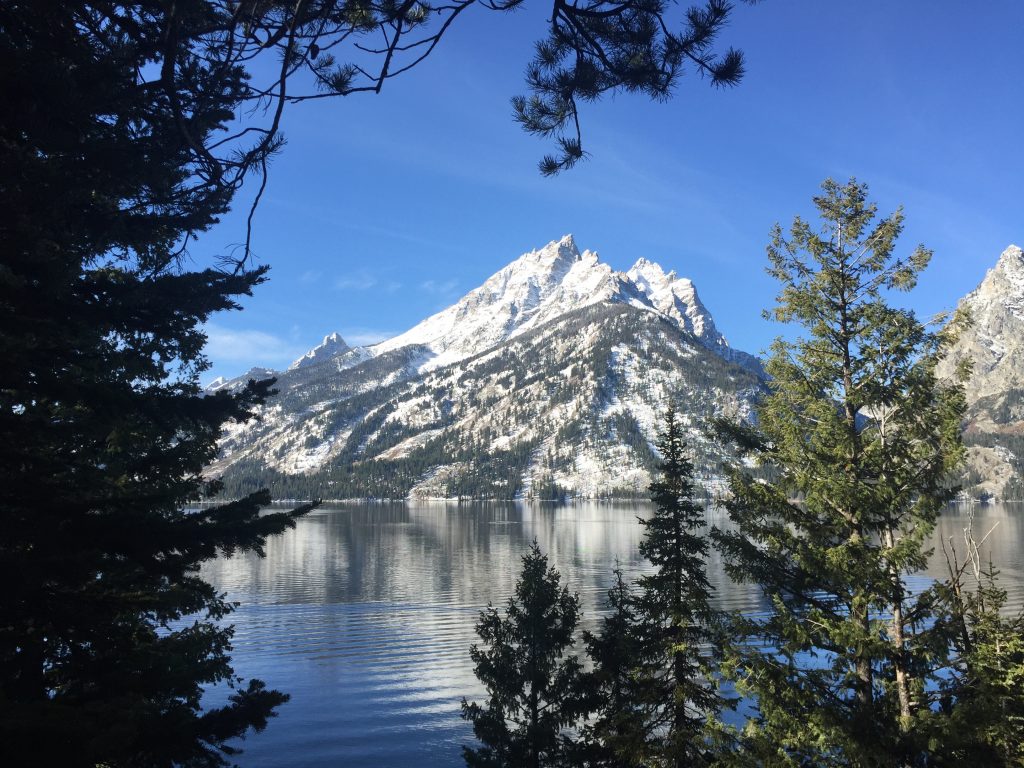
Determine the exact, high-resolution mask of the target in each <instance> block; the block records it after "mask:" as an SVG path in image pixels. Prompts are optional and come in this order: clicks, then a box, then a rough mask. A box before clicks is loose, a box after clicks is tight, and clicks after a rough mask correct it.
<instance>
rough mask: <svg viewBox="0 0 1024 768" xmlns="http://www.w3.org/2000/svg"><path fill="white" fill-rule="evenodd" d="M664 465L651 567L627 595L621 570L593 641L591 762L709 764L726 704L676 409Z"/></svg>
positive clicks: (670, 416) (663, 445)
mask: <svg viewBox="0 0 1024 768" xmlns="http://www.w3.org/2000/svg"><path fill="white" fill-rule="evenodd" d="M657 445H658V450H659V452H660V453H661V457H662V461H661V465H660V474H659V477H658V479H657V480H656V481H655V482H653V483H652V484H651V500H652V501H653V502H654V504H655V512H654V515H653V516H652V517H651V518H650V519H649V520H641V523H642V525H643V526H644V528H645V533H644V539H643V541H642V542H641V544H640V552H641V554H643V555H644V556H645V557H646V558H647V559H648V560H650V562H651V564H652V565H654V566H655V570H654V572H653V573H651V574H649V575H646V576H642V577H641V578H640V579H639V581H638V589H636V590H635V591H634V590H630V589H629V588H628V587H627V586H626V585H625V584H624V583H623V581H622V575H621V573H617V575H616V576H617V578H616V585H615V586H614V587H613V588H612V590H611V592H610V593H609V597H610V604H611V608H612V613H611V615H610V616H608V617H606V618H605V619H604V623H603V626H602V628H601V631H600V633H599V634H598V635H597V636H589V635H588V636H587V647H588V650H589V652H590V655H591V659H592V660H593V662H594V672H593V675H592V679H593V681H594V682H595V683H596V689H597V702H598V703H597V707H596V708H597V712H596V716H595V717H594V718H593V722H592V723H591V724H589V725H588V729H587V734H588V736H589V737H590V740H591V742H592V745H591V751H592V753H593V754H594V755H595V756H596V759H595V761H594V762H595V763H596V764H599V765H607V766H648V765H659V766H702V765H708V764H709V763H710V761H711V760H712V757H711V750H712V746H713V741H714V736H713V734H714V732H715V731H716V729H715V728H712V727H710V724H711V723H713V722H714V721H716V720H717V718H718V715H719V714H720V712H721V710H722V709H723V707H724V706H726V704H727V701H726V699H725V698H724V697H723V696H722V695H721V693H720V692H719V690H718V685H717V673H716V669H715V666H716V665H715V660H714V658H713V652H712V646H713V641H714V639H715V633H714V627H715V625H716V624H717V621H716V613H715V611H714V610H713V609H712V607H711V605H710V600H711V592H712V590H711V585H710V583H709V582H708V578H707V569H706V562H705V560H706V557H707V554H708V542H707V538H706V537H705V536H703V535H701V533H700V532H699V531H700V529H701V528H702V527H704V525H705V519H704V510H703V508H702V507H701V506H700V505H698V504H697V503H696V502H694V500H693V495H694V485H693V465H692V463H691V462H690V460H689V458H688V456H687V452H686V445H685V442H684V439H683V428H682V424H681V423H680V421H679V419H678V418H677V416H676V413H675V411H674V410H672V409H670V410H669V411H668V413H667V414H666V418H665V425H664V431H662V432H661V433H660V434H659V436H658V443H657Z"/></svg>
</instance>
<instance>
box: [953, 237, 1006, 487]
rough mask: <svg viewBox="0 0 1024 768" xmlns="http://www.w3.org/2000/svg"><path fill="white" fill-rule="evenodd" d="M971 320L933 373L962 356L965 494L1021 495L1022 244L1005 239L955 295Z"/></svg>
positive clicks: (960, 358) (955, 361) (959, 305)
mask: <svg viewBox="0 0 1024 768" xmlns="http://www.w3.org/2000/svg"><path fill="white" fill-rule="evenodd" d="M958 307H959V308H960V309H964V310H967V311H968V312H969V313H970V317H971V321H972V323H971V325H970V327H968V328H967V329H966V330H965V331H963V332H962V333H961V335H960V338H959V339H958V340H957V342H956V345H955V346H954V348H953V350H952V352H951V354H950V355H949V357H948V359H947V361H945V362H944V364H943V365H942V366H941V367H940V369H939V373H940V375H943V376H949V375H951V374H952V372H953V368H954V366H955V364H956V363H958V362H959V361H961V360H967V361H969V362H970V363H971V366H972V373H971V377H970V378H969V379H968V381H967V385H966V390H967V401H968V421H967V424H966V427H965V431H964V441H965V442H966V443H967V445H968V456H967V459H968V478H967V482H966V483H965V490H966V491H967V492H968V493H969V494H970V495H972V496H986V497H995V498H1022V497H1024V483H1022V481H1021V478H1022V477H1024V251H1022V250H1021V249H1020V248H1018V247H1017V246H1016V245H1011V246H1009V247H1008V248H1007V249H1006V250H1005V251H1003V253H1002V255H1001V256H1000V257H999V261H998V262H997V263H996V265H995V266H994V267H993V268H992V269H990V270H989V271H988V273H987V274H986V275H985V278H984V279H983V280H982V281H981V284H980V285H979V286H978V287H977V288H975V289H974V290H973V291H971V292H970V293H969V294H967V295H966V296H965V297H964V298H963V299H961V300H960V302H959V304H958Z"/></svg>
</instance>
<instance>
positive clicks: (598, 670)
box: [583, 568, 652, 768]
mask: <svg viewBox="0 0 1024 768" xmlns="http://www.w3.org/2000/svg"><path fill="white" fill-rule="evenodd" d="M636 602H637V601H636V593H635V591H634V590H633V588H632V587H631V586H630V585H629V584H628V583H627V582H626V581H625V579H623V576H622V570H621V569H620V568H616V569H615V582H614V584H613V585H612V587H611V589H609V590H608V607H609V608H610V612H609V613H608V615H606V616H604V617H603V618H602V619H601V626H600V629H599V631H598V632H597V633H591V632H584V633H583V639H584V641H585V642H586V647H587V657H588V658H589V659H590V661H591V663H592V664H593V670H592V671H591V672H590V673H589V674H588V676H587V685H588V694H589V695H590V696H591V700H590V701H591V703H590V708H591V711H590V715H591V717H590V719H589V721H588V722H587V724H586V727H585V729H584V742H585V745H586V747H585V754H586V764H587V765H591V766H604V767H606V768H627V767H628V766H641V765H644V764H645V763H644V755H645V754H646V753H647V752H648V751H649V750H648V749H647V738H648V729H647V726H648V724H649V722H650V719H651V718H650V715H649V711H650V708H651V706H652V701H651V699H652V697H651V695H650V694H651V691H650V690H649V689H648V687H647V685H646V680H645V676H644V675H642V674H638V672H639V670H640V669H641V667H643V666H644V664H645V663H648V662H649V661H650V659H649V657H648V655H647V654H646V646H645V644H644V642H643V636H642V634H641V632H639V631H638V628H639V626H640V620H639V616H638V614H637V605H636Z"/></svg>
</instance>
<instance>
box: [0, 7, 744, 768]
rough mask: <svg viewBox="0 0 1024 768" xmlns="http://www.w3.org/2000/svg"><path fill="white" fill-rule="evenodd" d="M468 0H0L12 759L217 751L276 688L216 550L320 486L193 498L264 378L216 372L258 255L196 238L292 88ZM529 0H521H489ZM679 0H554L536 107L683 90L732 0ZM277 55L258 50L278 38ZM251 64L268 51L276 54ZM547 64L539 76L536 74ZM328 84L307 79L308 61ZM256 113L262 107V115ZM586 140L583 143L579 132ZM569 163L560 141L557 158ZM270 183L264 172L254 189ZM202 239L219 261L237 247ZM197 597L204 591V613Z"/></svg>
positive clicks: (281, 521)
mask: <svg viewBox="0 0 1024 768" xmlns="http://www.w3.org/2000/svg"><path fill="white" fill-rule="evenodd" d="M472 4H473V0H468V1H465V2H457V3H454V4H449V5H444V6H437V7H432V6H429V5H427V4H425V3H423V2H419V1H418V0H407V1H405V2H401V3H391V2H383V3H373V2H369V3H367V2H357V1H355V0H297V1H295V0H292V1H289V2H278V1H275V0H270V1H269V2H264V1H263V0H258V1H257V0H242V1H241V2H237V1H236V0H179V1H177V2H163V1H162V0H144V1H141V2H126V3H108V2H88V1H87V0H31V2H29V1H27V0H25V1H19V0H10V1H9V2H4V3H0V92H2V93H3V94H4V108H3V110H0V360H2V361H3V370H2V372H0V458H2V467H3V473H4V474H3V478H2V480H3V482H2V483H0V578H2V579H3V580H4V583H5V589H4V590H3V592H2V594H0V743H2V744H3V745H4V748H3V749H4V756H5V757H6V758H7V761H8V762H9V763H11V764H19V763H21V764H35V765H46V764H60V765H69V766H70V765H89V766H94V765H99V764H103V765H147V766H148V765H166V764H169V763H172V762H177V763H182V764H197V765H201V764H216V763H217V762H218V761H219V760H220V755H222V754H223V753H224V752H223V750H226V749H227V747H226V746H225V742H226V741H227V740H229V739H231V738H233V737H234V736H236V735H238V734H240V733H243V732H244V731H245V730H246V729H247V728H248V727H250V726H252V727H260V726H262V724H263V723H264V722H265V720H266V718H267V716H268V715H269V714H270V713H271V711H272V707H273V705H274V704H276V703H278V702H280V701H282V700H283V696H282V695H281V694H277V693H271V692H267V691H264V690H262V688H261V687H260V685H259V684H258V683H253V684H251V685H245V684H243V683H241V682H240V681H234V682H235V683H236V685H237V686H238V688H239V690H238V692H237V694H236V697H235V698H234V699H233V700H232V701H231V702H230V703H229V704H227V705H226V706H225V707H224V708H221V709H219V710H215V711H207V712H203V711H202V709H201V706H200V693H201V690H202V687H203V686H204V685H206V684H209V683H215V682H218V681H228V680H234V678H232V672H231V669H230V666H229V663H228V651H229V642H230V631H228V630H226V629H224V628H223V627H222V626H221V625H219V624H218V623H217V620H219V619H221V618H223V616H224V615H225V614H226V613H227V612H228V610H229V609H230V606H229V605H227V604H226V603H225V602H224V601H223V599H222V598H220V597H219V596H218V595H216V594H215V593H214V591H213V590H212V589H211V587H210V586H209V585H208V584H206V583H204V582H203V581H202V580H201V579H200V578H199V577H198V574H197V568H198V565H199V563H200V562H201V561H202V560H203V559H205V558H209V557H213V556H215V555H217V554H218V553H230V552H233V551H238V550H256V551H259V550H260V549H261V548H262V546H263V542H264V540H265V538H266V536H268V535H271V534H274V533H277V532H280V531H281V530H283V529H284V528H285V527H287V526H288V525H289V524H291V520H292V518H293V517H294V516H295V515H297V514H300V513H301V512H302V511H303V508H300V509H297V510H294V511H293V512H291V513H288V514H276V515H261V514H260V511H259V510H260V507H261V506H263V505H264V504H266V502H267V501H268V497H267V496H266V494H263V493H260V494H254V495H253V496H250V497H248V498H246V499H243V500H239V501H237V502H235V503H232V504H228V505H221V506H217V507H213V508H206V509H202V510H198V511H193V510H190V509H189V505H192V504H193V503H194V502H197V501H200V500H201V499H203V498H205V497H207V495H208V494H210V493H212V492H213V491H215V490H216V486H215V485H211V484H208V483H207V482H206V481H205V480H204V478H203V476H202V470H203V467H204V466H205V465H206V464H208V463H209V462H210V461H211V460H212V459H213V458H214V455H215V451H216V440H217V438H218V435H219V432H220V429H221V427H222V425H223V424H224V423H225V422H227V421H230V420H232V419H235V420H238V419H245V418H247V417H248V416H249V415H250V414H251V412H252V410H253V408H254V407H256V406H257V405H258V404H260V403H261V402H262V401H263V400H264V399H265V398H266V397H267V395H268V393H269V392H270V389H269V383H268V382H263V383H259V384H256V383H253V384H251V385H250V386H248V387H247V388H245V389H243V390H241V391H238V392H235V393H233V394H227V393H221V394H218V395H216V396H210V397H207V396H204V394H203V393H202V391H201V390H200V387H199V384H198V379H199V375H200V374H201V373H202V372H203V371H204V370H205V369H206V366H207V362H206V360H205V358H204V357H203V355H202V349H203V344H204V342H205V338H204V335H203V332H202V324H203V323H204V322H205V321H206V320H207V318H209V317H210V315H211V314H212V313H215V312H218V311H222V310H225V309H231V308H235V307H236V306H237V305H236V300H237V299H238V298H239V297H241V296H244V295H247V294H248V293H249V292H250V291H251V290H252V289H253V288H254V287H255V286H256V285H257V284H258V283H260V282H261V281H262V280H263V279H264V276H265V269H264V268H255V267H253V266H252V264H251V261H250V259H249V257H250V250H249V247H248V243H249V238H248V233H245V235H244V237H243V234H242V233H240V237H239V239H240V240H241V239H244V240H245V243H246V245H245V247H244V248H242V249H241V250H240V251H239V252H238V253H237V254H220V255H217V254H204V255H203V257H204V259H206V261H203V262H201V263H200V264H197V263H196V262H193V261H192V254H193V253H194V252H195V241H196V238H197V237H198V236H200V235H201V234H202V233H203V232H205V231H206V230H207V229H208V228H209V227H210V226H212V225H213V224H214V223H216V221H217V220H218V217H220V216H221V215H223V214H224V213H225V212H226V211H227V210H228V209H229V207H230V205H231V204H232V201H233V199H234V196H235V194H236V193H237V192H238V191H239V189H240V188H241V186H242V185H243V183H244V182H245V180H246V179H247V178H250V175H251V174H255V175H256V178H257V179H258V180H261V182H265V180H266V176H265V174H266V169H267V162H268V160H269V158H270V157H271V156H272V155H273V153H274V152H275V151H277V150H278V149H279V148H280V147H281V145H282V142H283V139H282V137H281V134H280V132H279V127H280V123H281V116H282V114H283V110H284V107H285V105H286V104H287V103H289V102H293V101H296V100H301V99H303V98H319V97H321V96H327V95H343V94H352V93H356V92H359V91H379V90H380V89H381V87H382V86H383V84H384V83H385V82H386V81H387V80H388V79H389V78H391V77H394V76H397V75H399V74H401V73H402V72H404V71H406V70H408V68H409V67H410V66H413V65H415V64H417V63H418V62H420V61H422V60H423V58H425V57H426V56H427V55H428V54H429V53H430V51H432V50H433V48H434V45H435V44H436V43H437V42H438V41H439V40H440V38H441V36H442V34H443V33H444V32H445V30H447V29H448V28H449V25H450V23H451V22H452V21H453V20H454V19H455V18H456V17H457V16H458V15H459V14H461V13H462V12H463V11H465V10H466V9H467V8H468V7H469V6H471V5H472ZM481 4H483V5H486V6H487V7H490V8H493V9H496V10H512V9H513V8H515V7H516V6H518V5H519V2H518V0H516V1H513V2H507V3H487V2H483V3H481ZM670 8H671V6H670V5H668V4H666V3H664V2H647V1H646V0H645V2H643V3H640V4H634V3H624V4H615V3H604V2H599V3H594V4H590V5H582V6H579V5H566V4H563V3H561V2H556V3H555V5H554V7H553V14H552V15H553V19H554V20H553V23H552V26H551V27H550V30H549V38H548V40H547V43H546V44H545V46H542V49H541V50H539V51H538V60H537V63H536V66H535V68H534V70H532V71H531V72H532V73H533V74H531V83H532V84H533V86H534V88H535V89H536V95H537V100H535V101H533V100H531V101H530V102H528V103H527V104H525V105H524V108H523V110H522V115H523V118H524V122H526V123H527V127H529V128H530V129H531V130H536V131H538V132H540V133H551V134H553V135H556V136H561V135H562V131H563V129H564V128H565V127H566V126H570V127H572V128H573V130H575V126H576V103H577V101H578V100H580V99H583V100H586V99H590V98H597V97H598V96H599V95H601V94H602V93H605V92H607V91H609V90H616V89H621V88H625V89H633V90H642V91H647V92H648V93H651V94H652V95H656V96H663V95H666V94H667V93H668V91H669V89H670V88H671V87H672V85H673V83H674V82H675V80H676V78H677V77H678V75H679V74H680V72H681V71H682V68H683V65H684V64H685V63H686V62H688V61H689V62H690V63H692V64H693V66H694V68H696V69H697V70H699V71H702V72H705V73H707V74H708V75H710V77H711V79H712V81H713V82H717V83H730V82H735V81H736V79H737V78H738V77H739V74H740V66H739V60H738V57H737V56H735V55H733V54H726V55H725V56H724V57H722V58H721V59H719V58H716V57H715V56H714V55H713V54H712V50H711V49H712V43H713V42H714V40H715V37H716V35H717V34H718V32H719V31H720V30H721V28H722V26H723V24H724V23H725V20H726V18H727V15H728V7H727V6H726V5H724V4H723V3H720V2H710V3H708V4H707V6H706V7H705V8H704V9H703V10H701V11H696V12H693V13H691V14H690V15H689V16H686V17H685V18H683V20H682V22H681V23H680V24H679V25H677V27H676V28H677V32H669V31H667V30H669V29H671V27H670V26H662V24H661V22H662V21H666V22H667V21H668V19H667V12H668V11H669V10H670ZM257 61H259V62H260V63H259V64H258V63H257ZM253 72H262V73H267V72H270V75H269V76H268V77H266V78H265V79H264V80H262V81H261V80H259V79H256V78H254V77H252V73H253ZM534 75H535V76H534ZM300 84H302V85H306V86H308V87H309V88H310V89H311V90H307V91H306V92H305V93H303V92H301V91H300V90H298V86H299V85H300ZM260 118H263V119H262V121H261V120H260ZM567 141H568V142H569V143H567V144H565V145H564V147H563V148H564V149H565V153H564V154H565V157H564V158H563V159H564V160H565V161H566V162H561V161H556V163H555V164H556V165H566V164H568V162H569V161H571V160H572V159H574V158H577V157H579V156H580V154H581V151H582V150H581V149H580V147H579V141H578V136H577V135H576V134H575V133H574V134H573V136H572V137H570V139H567ZM546 170H550V168H546ZM254 191H255V192H256V194H255V195H254V197H255V198H256V200H258V199H259V196H260V194H261V193H262V183H261V185H260V186H259V187H258V189H256V190H254ZM202 264H213V265H219V266H218V267H217V268H214V267H204V266H202ZM186 616H194V617H197V618H195V619H193V618H188V619H185V618H184V617H186Z"/></svg>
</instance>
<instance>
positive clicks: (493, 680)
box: [462, 542, 586, 768]
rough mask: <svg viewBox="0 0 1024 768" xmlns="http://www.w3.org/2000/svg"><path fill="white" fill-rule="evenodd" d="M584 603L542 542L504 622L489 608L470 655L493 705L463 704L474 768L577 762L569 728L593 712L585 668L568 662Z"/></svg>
mask: <svg viewBox="0 0 1024 768" xmlns="http://www.w3.org/2000/svg"><path fill="white" fill-rule="evenodd" d="M579 615H580V606H579V597H577V596H576V595H574V594H570V592H569V590H568V588H566V587H564V586H562V584H561V576H560V575H559V573H558V571H557V570H555V569H554V568H549V567H548V559H547V556H545V555H544V553H542V552H541V551H540V548H539V547H538V546H537V542H534V543H533V545H532V546H531V547H530V551H529V552H527V553H526V554H525V555H524V556H523V572H522V575H521V576H520V578H519V581H518V582H517V584H516V588H515V594H513V595H512V597H510V598H509V600H508V605H507V607H506V610H505V615H504V616H502V615H501V614H500V613H499V612H498V610H497V609H496V608H494V607H493V606H488V608H487V610H485V611H483V612H482V613H481V615H480V621H479V622H478V624H477V628H476V631H477V634H478V635H479V636H480V640H481V641H482V642H483V645H482V646H478V645H473V646H472V647H471V648H470V656H471V657H472V659H473V662H474V664H475V671H476V676H477V678H479V680H480V681H481V682H482V683H483V684H484V686H485V687H486V688H487V694H488V698H487V702H486V703H485V704H484V705H482V706H481V705H480V704H477V703H476V702H473V703H469V702H467V701H466V700H465V699H463V702H462V716H463V717H464V718H465V719H466V720H469V721H470V722H471V723H473V733H474V734H475V735H476V737H477V738H478V739H479V740H480V742H481V746H479V747H464V748H463V752H464V755H465V758H466V763H467V765H469V766H471V768H499V767H500V768H542V766H562V765H566V764H568V763H570V762H571V761H572V760H573V759H574V755H575V751H576V747H575V744H574V740H573V739H572V738H571V737H570V735H569V733H568V729H569V728H570V727H571V726H575V725H576V724H577V722H578V721H579V719H580V717H581V716H582V715H583V714H584V711H585V709H586V705H585V701H586V696H585V693H584V688H583V675H582V669H583V668H582V665H581V664H580V662H579V659H577V657H576V656H573V655H568V651H569V650H570V649H571V648H572V645H573V641H574V633H575V631H576V625H577V623H578V622H579Z"/></svg>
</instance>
